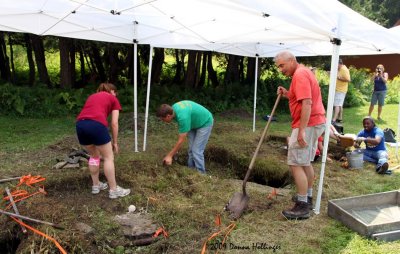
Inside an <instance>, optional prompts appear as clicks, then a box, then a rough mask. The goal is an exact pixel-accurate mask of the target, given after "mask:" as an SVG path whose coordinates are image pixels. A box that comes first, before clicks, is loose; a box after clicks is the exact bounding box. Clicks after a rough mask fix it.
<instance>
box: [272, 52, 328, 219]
mask: <svg viewBox="0 0 400 254" xmlns="http://www.w3.org/2000/svg"><path fill="white" fill-rule="evenodd" d="M274 61H275V64H276V66H277V67H278V69H279V70H280V71H281V72H282V74H284V75H285V76H288V77H292V82H291V83H290V88H289V90H287V89H286V88H284V87H282V86H279V87H278V91H277V93H278V94H282V96H284V97H286V98H288V99H289V109H290V114H291V116H292V134H291V136H290V139H289V145H288V158H287V163H288V165H289V167H290V170H291V173H292V175H293V178H294V181H295V184H296V188H297V200H296V203H295V205H294V207H293V208H291V209H288V210H284V211H283V212H282V214H283V216H285V217H286V218H288V219H307V218H309V217H310V209H312V190H313V189H312V187H313V181H314V169H313V167H312V165H311V161H313V159H314V155H315V151H316V149H317V140H318V137H319V136H321V134H322V133H323V132H324V130H325V121H326V120H325V109H324V106H323V104H322V96H321V90H320V87H319V84H318V81H317V80H316V78H315V76H314V75H313V73H312V72H311V71H310V70H309V68H307V67H305V66H304V65H302V64H299V63H298V62H297V60H296V57H295V56H294V55H293V54H292V53H290V52H289V51H283V52H281V53H279V54H278V55H276V57H275V58H274Z"/></svg>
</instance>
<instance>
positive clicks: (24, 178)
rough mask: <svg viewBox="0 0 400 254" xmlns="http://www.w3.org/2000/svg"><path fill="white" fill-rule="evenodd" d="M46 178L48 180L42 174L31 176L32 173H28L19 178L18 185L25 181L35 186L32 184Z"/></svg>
mask: <svg viewBox="0 0 400 254" xmlns="http://www.w3.org/2000/svg"><path fill="white" fill-rule="evenodd" d="M44 180H46V178H44V177H41V176H31V175H30V174H29V175H26V176H21V178H20V179H19V184H18V185H17V187H18V186H20V185H22V184H24V183H25V184H26V185H28V186H30V187H33V186H32V184H35V183H38V182H41V181H44Z"/></svg>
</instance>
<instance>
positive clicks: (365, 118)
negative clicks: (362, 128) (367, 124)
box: [363, 116, 376, 127]
mask: <svg viewBox="0 0 400 254" xmlns="http://www.w3.org/2000/svg"><path fill="white" fill-rule="evenodd" d="M367 120H368V121H371V123H372V125H373V127H375V126H376V124H375V121H374V119H373V118H372V117H370V116H366V117H364V118H363V124H364V121H367Z"/></svg>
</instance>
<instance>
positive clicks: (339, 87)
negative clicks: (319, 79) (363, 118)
mask: <svg viewBox="0 0 400 254" xmlns="http://www.w3.org/2000/svg"><path fill="white" fill-rule="evenodd" d="M338 77H342V78H345V79H347V80H350V71H349V69H348V68H347V67H346V65H342V67H341V68H340V70H339V72H338ZM348 88H349V82H347V81H342V80H338V79H337V80H336V91H337V92H342V93H347V90H348Z"/></svg>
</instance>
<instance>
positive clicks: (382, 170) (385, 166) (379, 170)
mask: <svg viewBox="0 0 400 254" xmlns="http://www.w3.org/2000/svg"><path fill="white" fill-rule="evenodd" d="M388 168H389V163H387V162H385V163H383V164H382V166H380V167H379V168H377V170H376V172H377V173H378V174H385V173H386V171H387V170H388Z"/></svg>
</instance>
